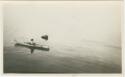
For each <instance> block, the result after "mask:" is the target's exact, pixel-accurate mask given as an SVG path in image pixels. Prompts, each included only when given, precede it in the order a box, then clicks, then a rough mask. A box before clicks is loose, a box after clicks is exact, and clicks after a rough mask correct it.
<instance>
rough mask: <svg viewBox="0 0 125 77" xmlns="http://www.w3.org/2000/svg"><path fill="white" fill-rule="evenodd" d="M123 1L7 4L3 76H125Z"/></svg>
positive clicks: (4, 18) (4, 11) (4, 13)
mask: <svg viewBox="0 0 125 77" xmlns="http://www.w3.org/2000/svg"><path fill="white" fill-rule="evenodd" d="M121 14H122V13H121V1H41V2H22V3H21V2H7V3H4V5H3V71H4V73H40V74H44V73H47V74H49V73H54V74H60V73H62V74H67V73H75V74H77V73H82V74H86V73H88V74H93V73H94V74H101V73H103V74H107V73H108V74H112V73H113V74H117V73H118V74H120V73H122V47H121V16H122V15H121Z"/></svg>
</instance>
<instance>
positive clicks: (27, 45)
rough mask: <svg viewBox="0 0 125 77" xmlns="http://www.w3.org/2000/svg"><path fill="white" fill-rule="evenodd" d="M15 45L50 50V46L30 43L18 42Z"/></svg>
mask: <svg viewBox="0 0 125 77" xmlns="http://www.w3.org/2000/svg"><path fill="white" fill-rule="evenodd" d="M15 46H16V47H17V46H20V47H26V48H30V49H37V50H45V51H49V47H45V46H40V45H29V44H22V43H16V44H15Z"/></svg>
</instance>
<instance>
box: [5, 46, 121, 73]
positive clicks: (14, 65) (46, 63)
mask: <svg viewBox="0 0 125 77" xmlns="http://www.w3.org/2000/svg"><path fill="white" fill-rule="evenodd" d="M4 72H5V73H120V72H121V49H120V48H113V47H106V46H98V45H96V46H88V47H87V45H83V46H73V45H72V46H70V45H61V44H52V45H50V51H49V52H47V51H42V50H35V52H34V53H33V54H30V50H29V49H27V48H21V47H14V46H9V47H4Z"/></svg>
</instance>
